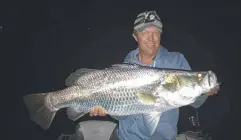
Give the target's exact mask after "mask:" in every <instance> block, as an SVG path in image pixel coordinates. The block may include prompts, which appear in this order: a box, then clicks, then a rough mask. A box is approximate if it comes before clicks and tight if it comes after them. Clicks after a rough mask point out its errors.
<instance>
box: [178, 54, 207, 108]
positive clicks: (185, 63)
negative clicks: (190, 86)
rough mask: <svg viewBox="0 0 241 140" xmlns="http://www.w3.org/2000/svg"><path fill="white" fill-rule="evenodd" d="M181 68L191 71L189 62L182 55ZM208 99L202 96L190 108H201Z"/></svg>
mask: <svg viewBox="0 0 241 140" xmlns="http://www.w3.org/2000/svg"><path fill="white" fill-rule="evenodd" d="M181 68H182V69H184V70H191V67H190V65H189V63H188V61H187V60H186V58H185V57H184V56H183V55H182V54H181ZM207 98H208V96H207V95H201V96H199V97H198V98H197V99H196V101H195V102H194V103H192V104H190V106H192V107H194V108H199V107H200V106H201V105H202V104H203V103H204V102H205V101H206V100H207Z"/></svg>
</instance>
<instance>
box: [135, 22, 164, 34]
mask: <svg viewBox="0 0 241 140" xmlns="http://www.w3.org/2000/svg"><path fill="white" fill-rule="evenodd" d="M150 26H155V27H157V28H158V29H159V30H160V31H162V25H160V23H157V22H149V23H142V24H140V25H137V26H136V27H135V28H134V30H135V31H138V32H141V31H143V30H144V29H145V28H147V27H150Z"/></svg>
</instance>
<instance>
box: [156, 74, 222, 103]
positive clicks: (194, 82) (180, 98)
mask: <svg viewBox="0 0 241 140" xmlns="http://www.w3.org/2000/svg"><path fill="white" fill-rule="evenodd" d="M217 85H219V83H218V82H217V76H216V75H215V73H213V72H212V71H205V72H185V73H177V74H169V75H167V77H166V78H165V80H164V81H163V83H162V85H161V86H160V87H159V90H158V96H159V97H160V98H162V99H164V100H165V102H166V103H168V104H171V105H173V106H176V107H180V106H184V105H188V104H191V103H193V102H195V100H196V99H197V98H198V97H199V96H201V95H202V94H203V93H205V92H208V91H209V90H211V89H212V88H215V87H216V86H217Z"/></svg>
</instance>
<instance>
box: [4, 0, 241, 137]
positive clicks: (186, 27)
mask: <svg viewBox="0 0 241 140" xmlns="http://www.w3.org/2000/svg"><path fill="white" fill-rule="evenodd" d="M239 3H240V1H225V2H222V1H218V0H212V1H207V0H204V1H191V0H182V1H180V0H168V1H164V0H159V1H129V2H128V1H126V2H121V1H93V0H90V1H83V2H82V1H80V0H72V1H63V0H48V1H47V0H42V1H30V0H29V1H26V0H21V1H15V0H8V1H2V2H1V4H0V6H1V7H0V14H1V15H0V18H1V21H0V25H1V26H2V27H3V28H2V29H1V32H0V35H1V44H0V45H1V48H3V51H2V52H5V50H8V51H9V52H10V53H4V54H3V55H2V57H3V58H2V60H3V61H4V63H3V64H4V65H2V66H3V68H2V70H6V72H5V73H2V75H3V77H4V78H5V77H7V80H6V81H7V82H5V81H4V82H5V84H6V86H5V87H7V88H8V91H7V92H3V93H2V97H3V98H2V103H3V104H4V105H3V107H2V108H4V109H7V112H8V115H7V120H8V121H6V122H7V124H8V125H7V128H8V129H7V130H8V133H7V136H8V139H9V140H18V139H24V140H43V139H45V140H48V139H49V140H54V139H57V136H59V135H60V134H61V133H73V131H74V129H75V124H76V123H75V122H72V121H70V120H68V119H67V117H66V114H65V110H61V111H60V112H58V113H57V116H56V117H55V119H54V121H53V124H52V126H51V128H50V129H49V130H47V131H43V130H42V129H41V128H40V127H39V126H37V125H36V124H35V123H33V122H32V121H30V119H29V116H28V113H27V111H26V108H25V106H24V104H23V100H22V97H23V96H24V95H26V94H30V93H36V92H46V91H49V90H57V89H60V88H63V87H64V80H65V78H66V77H67V76H68V74H70V73H71V72H73V71H74V70H75V69H78V68H83V67H86V68H105V67H108V66H110V65H111V64H113V63H119V62H122V61H123V59H124V57H125V55H126V54H127V53H128V52H129V51H130V50H131V49H135V48H136V47H137V44H136V42H135V41H134V39H133V38H132V28H133V22H134V20H135V17H136V15H137V14H138V13H140V12H143V11H145V10H156V11H157V13H158V14H159V16H160V18H161V19H162V20H163V24H164V28H163V34H162V41H161V44H162V45H163V46H164V47H166V48H168V49H169V50H170V51H178V52H181V53H183V54H184V55H185V57H186V59H187V60H188V61H189V63H190V65H191V67H192V69H193V70H209V69H211V70H213V71H215V72H216V73H217V74H218V76H219V79H220V81H222V82H223V83H224V84H223V86H222V88H221V91H220V92H219V95H218V96H212V97H209V98H208V100H207V101H206V102H205V103H204V105H203V106H202V107H201V108H200V109H199V115H200V121H201V125H202V127H203V128H204V129H205V130H206V131H209V132H211V134H212V136H213V138H214V139H215V140H221V139H232V138H233V139H240V138H239V137H237V136H238V133H237V132H240V131H239V130H240V129H239V127H240V126H239V125H238V122H239V121H238V119H239V118H238V114H237V110H238V109H237V108H239V107H238V106H237V105H238V102H237V101H238V98H237V97H238V96H237V95H238V91H239V90H238V85H239V77H238V74H239V73H238V72H239V71H238V69H239V68H238V66H239V65H238V64H239V63H240V62H239V60H238V58H239V57H238V56H239V50H240V49H239V47H240V25H241V24H240V4H239ZM5 64H6V65H5ZM12 71H13V72H12ZM5 96H6V97H7V99H9V100H5V98H4V97H5ZM186 114H188V109H185V108H182V109H181V115H180V116H181V117H182V116H184V118H185V115H186ZM84 119H104V120H108V119H110V118H109V117H104V118H99V117H98V118H89V117H88V115H86V116H85V117H84ZM184 120H185V119H184ZM228 137H232V138H228Z"/></svg>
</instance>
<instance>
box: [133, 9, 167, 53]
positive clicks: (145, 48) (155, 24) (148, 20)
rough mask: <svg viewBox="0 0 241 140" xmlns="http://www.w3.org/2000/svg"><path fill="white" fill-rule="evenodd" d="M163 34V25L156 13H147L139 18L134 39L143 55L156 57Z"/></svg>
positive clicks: (136, 22)
mask: <svg viewBox="0 0 241 140" xmlns="http://www.w3.org/2000/svg"><path fill="white" fill-rule="evenodd" d="M161 33H162V23H161V20H160V18H159V16H158V15H157V14H156V12H155V11H146V12H143V13H140V14H139V15H138V16H137V18H136V20H135V23H134V33H133V37H134V38H135V40H136V41H137V42H138V45H139V48H140V51H141V52H142V53H145V54H146V55H156V53H157V50H158V49H159V47H160V40H161Z"/></svg>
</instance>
